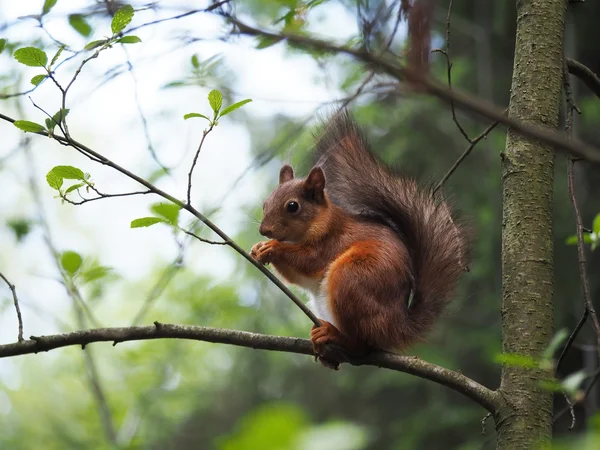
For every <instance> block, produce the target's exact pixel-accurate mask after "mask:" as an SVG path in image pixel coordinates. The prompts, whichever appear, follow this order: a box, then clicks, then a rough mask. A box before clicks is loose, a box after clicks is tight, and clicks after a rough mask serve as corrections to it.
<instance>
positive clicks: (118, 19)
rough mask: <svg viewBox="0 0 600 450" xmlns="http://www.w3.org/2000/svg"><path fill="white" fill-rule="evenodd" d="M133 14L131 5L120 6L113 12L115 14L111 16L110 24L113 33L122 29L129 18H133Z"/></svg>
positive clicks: (127, 23)
mask: <svg viewBox="0 0 600 450" xmlns="http://www.w3.org/2000/svg"><path fill="white" fill-rule="evenodd" d="M133 14H134V11H133V7H132V6H131V5H123V6H121V7H120V8H119V9H118V10H117V12H116V13H115V16H114V17H113V19H112V22H111V24H110V28H111V29H112V32H113V34H117V33H120V32H121V31H123V30H124V29H125V27H126V26H127V25H129V22H131V19H133Z"/></svg>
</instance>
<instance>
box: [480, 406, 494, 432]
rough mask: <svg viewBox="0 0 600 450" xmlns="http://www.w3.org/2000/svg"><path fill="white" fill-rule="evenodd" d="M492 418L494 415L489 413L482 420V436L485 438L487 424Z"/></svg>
mask: <svg viewBox="0 0 600 450" xmlns="http://www.w3.org/2000/svg"><path fill="white" fill-rule="evenodd" d="M490 417H492V413H491V412H489V413H487V414H486V415H485V416H483V419H481V434H482V435H483V436H485V423H486V422H487V420H488V419H489V418H490Z"/></svg>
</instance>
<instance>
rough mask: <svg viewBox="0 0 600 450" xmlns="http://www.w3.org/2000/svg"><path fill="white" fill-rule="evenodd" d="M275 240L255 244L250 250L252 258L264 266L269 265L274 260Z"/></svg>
mask: <svg viewBox="0 0 600 450" xmlns="http://www.w3.org/2000/svg"><path fill="white" fill-rule="evenodd" d="M275 242H276V241H274V240H270V241H261V242H257V243H256V244H254V247H252V250H250V256H251V257H252V258H254V259H255V260H256V261H258V262H259V263H262V264H269V263H270V262H271V260H272V259H273V249H274V247H275Z"/></svg>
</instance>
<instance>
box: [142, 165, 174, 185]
mask: <svg viewBox="0 0 600 450" xmlns="http://www.w3.org/2000/svg"><path fill="white" fill-rule="evenodd" d="M168 174H169V171H168V170H166V169H164V168H163V167H161V168H159V169H156V170H155V171H154V172H152V173H151V174H150V175H148V178H146V179H147V180H148V182H149V183H152V184H154V183H156V182H157V181H158V180H159V179H161V178H162V177H164V176H165V175H168Z"/></svg>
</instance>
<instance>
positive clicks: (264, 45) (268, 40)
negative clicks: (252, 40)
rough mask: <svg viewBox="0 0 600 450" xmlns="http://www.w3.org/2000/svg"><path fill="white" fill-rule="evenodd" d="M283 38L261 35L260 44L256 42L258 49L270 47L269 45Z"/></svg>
mask: <svg viewBox="0 0 600 450" xmlns="http://www.w3.org/2000/svg"><path fill="white" fill-rule="evenodd" d="M281 40H282V39H278V38H272V37H266V36H261V37H259V38H258V44H256V48H257V49H258V50H262V49H263V48H268V47H271V46H272V45H275V44H277V43H278V42H280V41H281Z"/></svg>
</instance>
